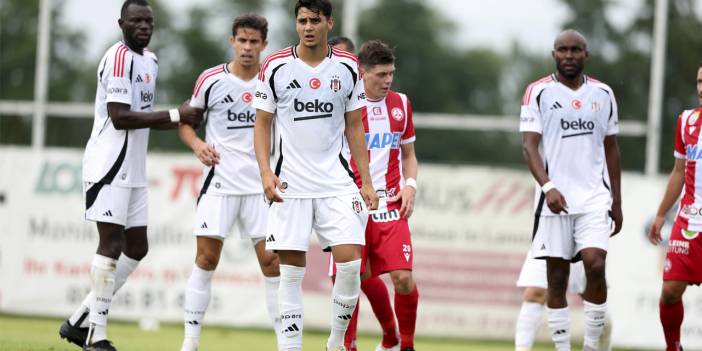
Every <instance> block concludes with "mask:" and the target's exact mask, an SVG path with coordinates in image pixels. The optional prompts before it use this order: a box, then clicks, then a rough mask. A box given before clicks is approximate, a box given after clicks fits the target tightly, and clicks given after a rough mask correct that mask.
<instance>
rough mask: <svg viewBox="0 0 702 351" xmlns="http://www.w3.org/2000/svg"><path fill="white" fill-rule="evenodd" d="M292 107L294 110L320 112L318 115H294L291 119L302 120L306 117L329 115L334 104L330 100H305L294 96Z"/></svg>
mask: <svg viewBox="0 0 702 351" xmlns="http://www.w3.org/2000/svg"><path fill="white" fill-rule="evenodd" d="M293 108H294V109H295V111H296V112H309V113H320V114H318V115H312V116H304V117H295V118H294V119H293V120H294V121H304V120H308V119H317V118H328V117H331V116H332V112H333V111H334V104H332V103H331V102H324V101H319V100H318V99H314V101H307V102H305V101H300V100H298V99H297V98H296V99H295V100H294V102H293Z"/></svg>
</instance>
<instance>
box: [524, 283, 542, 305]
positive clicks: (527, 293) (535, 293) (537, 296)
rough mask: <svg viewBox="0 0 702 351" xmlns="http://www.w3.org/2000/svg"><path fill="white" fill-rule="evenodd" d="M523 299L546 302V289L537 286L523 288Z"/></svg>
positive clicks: (539, 302) (540, 302) (532, 301)
mask: <svg viewBox="0 0 702 351" xmlns="http://www.w3.org/2000/svg"><path fill="white" fill-rule="evenodd" d="M524 301H525V302H531V303H538V304H542V305H543V304H544V303H545V302H546V289H543V288H537V287H529V288H526V289H524Z"/></svg>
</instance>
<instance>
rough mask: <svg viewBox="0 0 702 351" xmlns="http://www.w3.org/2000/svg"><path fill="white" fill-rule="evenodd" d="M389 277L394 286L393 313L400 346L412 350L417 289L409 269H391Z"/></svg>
mask: <svg viewBox="0 0 702 351" xmlns="http://www.w3.org/2000/svg"><path fill="white" fill-rule="evenodd" d="M390 278H391V279H392V283H393V285H394V287H395V315H396V316H397V324H398V327H399V330H400V348H401V349H402V350H414V331H415V326H416V324H417V306H418V304H419V290H418V288H417V284H416V283H415V281H414V278H413V277H412V271H411V270H407V269H398V270H393V271H391V272H390Z"/></svg>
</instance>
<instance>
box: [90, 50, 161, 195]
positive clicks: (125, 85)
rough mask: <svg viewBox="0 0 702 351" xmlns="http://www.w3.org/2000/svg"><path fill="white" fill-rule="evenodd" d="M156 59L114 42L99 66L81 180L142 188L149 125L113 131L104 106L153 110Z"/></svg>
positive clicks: (144, 110)
mask: <svg viewBox="0 0 702 351" xmlns="http://www.w3.org/2000/svg"><path fill="white" fill-rule="evenodd" d="M157 74H158V61H157V59H156V55H154V53H152V52H150V51H148V50H147V49H144V54H143V55H139V54H138V53H136V52H134V51H132V50H131V49H129V48H128V47H127V46H126V45H125V44H124V43H123V42H118V43H116V44H115V45H113V46H112V47H111V48H110V49H108V50H107V53H105V55H104V56H103V57H102V60H100V65H99V66H98V70H97V92H96V94H95V121H94V123H93V130H92V132H91V134H90V139H89V140H88V144H87V145H86V147H85V156H84V157H83V180H84V181H86V182H93V183H97V182H102V183H105V184H112V185H116V186H123V187H144V186H146V185H147V181H146V149H147V146H148V143H149V129H148V128H143V129H129V130H117V129H115V127H114V126H113V125H112V120H111V119H110V117H109V116H108V114H107V104H108V103H110V102H116V103H122V104H126V105H129V106H130V110H131V111H137V112H150V111H153V106H154V96H155V92H156V76H157Z"/></svg>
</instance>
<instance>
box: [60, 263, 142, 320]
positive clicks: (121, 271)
mask: <svg viewBox="0 0 702 351" xmlns="http://www.w3.org/2000/svg"><path fill="white" fill-rule="evenodd" d="M138 265H139V261H137V260H135V259H131V258H129V257H127V255H125V254H122V255H120V256H119V259H118V260H117V271H116V272H115V289H114V294H116V293H117V291H118V290H119V288H121V287H122V286H123V285H124V283H125V282H126V281H127V277H128V276H129V275H130V274H132V272H134V270H136V269H137V266H138ZM93 299H94V297H93V294H92V292H91V293H90V294H88V296H86V297H85V299H84V300H83V302H82V303H81V304H80V307H78V309H77V310H76V311H75V312H73V315H71V317H70V318H69V319H68V321H69V322H70V323H71V325H73V326H75V325H76V323H78V322H79V321H80V322H81V323H80V327H81V328H87V327H88V324H89V321H88V318H83V320H82V321H81V317H82V316H83V314H84V313H88V310H89V309H90V301H92V300H93Z"/></svg>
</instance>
